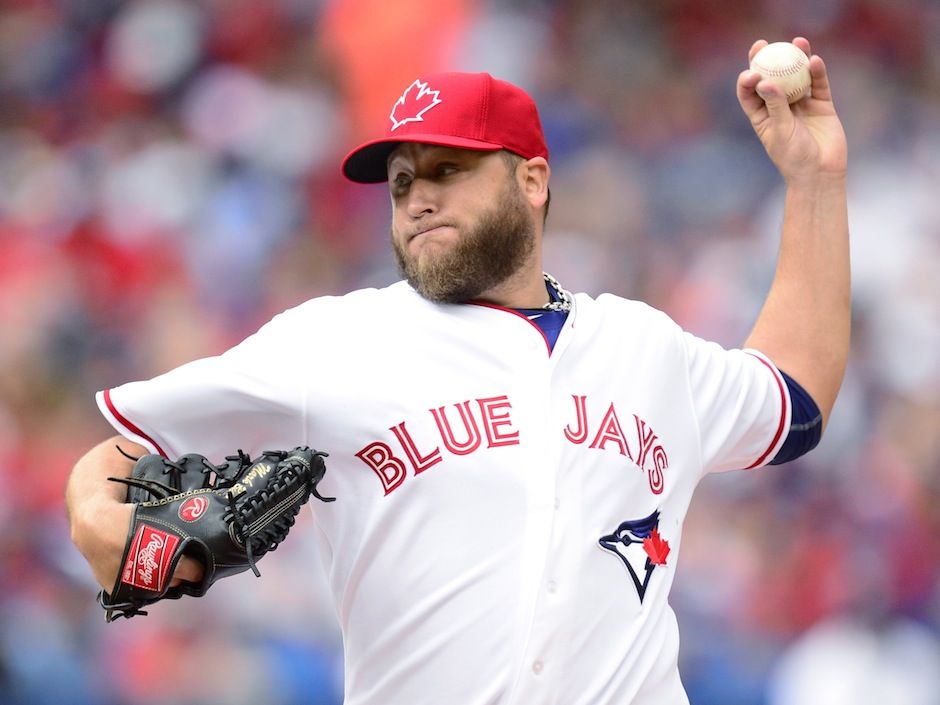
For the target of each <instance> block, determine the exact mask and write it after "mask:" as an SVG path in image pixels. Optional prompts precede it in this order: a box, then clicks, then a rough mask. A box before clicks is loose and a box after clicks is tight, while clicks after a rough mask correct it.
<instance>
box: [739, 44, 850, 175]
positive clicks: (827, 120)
mask: <svg viewBox="0 0 940 705" xmlns="http://www.w3.org/2000/svg"><path fill="white" fill-rule="evenodd" d="M793 45H794V46H795V47H797V48H798V49H800V50H801V51H802V52H803V53H804V54H806V56H807V57H809V61H808V69H809V80H810V88H809V90H808V91H807V92H806V94H805V95H804V97H802V98H799V99H797V100H795V101H794V102H793V103H792V104H790V103H788V100H787V91H788V89H789V90H791V99H792V95H793V93H792V85H788V84H787V83H786V81H784V80H782V79H779V78H776V77H774V76H773V75H768V76H764V75H762V74H761V71H760V70H755V69H753V68H749V69H747V70H745V71H742V72H741V73H740V75H739V76H738V82H737V96H738V102H739V103H740V104H741V108H742V109H743V110H744V113H745V115H747V117H748V119H749V120H750V123H751V126H752V127H753V128H754V131H755V132H756V133H757V136H758V137H759V138H760V141H761V143H762V144H763V146H764V149H765V150H766V151H767V154H768V155H769V156H770V158H771V160H772V161H773V162H774V164H776V166H777V168H778V169H779V170H780V172H781V174H783V176H784V178H785V179H787V180H790V179H794V178H800V177H803V176H808V175H812V176H816V175H819V174H822V173H829V174H839V175H841V174H844V172H845V168H846V153H847V150H846V146H845V135H844V132H843V130H842V125H841V123H840V121H839V118H838V116H837V115H836V111H835V107H834V105H833V102H832V95H831V92H830V89H829V79H828V75H827V72H826V65H825V63H824V62H823V60H822V58H821V57H819V56H816V55H813V54H812V52H811V48H810V43H809V41H808V40H807V39H805V38H803V37H796V38H794V39H793ZM767 46H768V44H767V42H766V40H763V39H761V40H758V41H756V42H754V44H753V45H752V46H751V49H750V51H749V52H748V60H749V62H753V61H754V58H755V56H756V55H757V54H758V52H760V51H761V50H762V49H764V48H765V47H767ZM797 53H798V52H797ZM767 73H768V74H771V73H772V72H770V71H768V72H767Z"/></svg>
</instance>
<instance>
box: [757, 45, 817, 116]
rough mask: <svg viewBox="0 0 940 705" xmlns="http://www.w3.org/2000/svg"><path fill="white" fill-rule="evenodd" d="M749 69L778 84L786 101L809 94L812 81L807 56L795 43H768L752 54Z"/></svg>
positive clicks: (792, 101)
mask: <svg viewBox="0 0 940 705" xmlns="http://www.w3.org/2000/svg"><path fill="white" fill-rule="evenodd" d="M751 70H752V71H757V72H758V73H760V75H761V77H762V78H764V79H768V80H772V81H773V82H774V83H776V84H777V85H778V86H780V88H781V89H782V90H783V92H784V93H785V94H786V96H787V102H788V103H795V102H796V101H798V100H799V99H800V98H803V97H804V96H806V95H809V92H810V84H811V82H812V81H811V78H810V75H809V57H807V56H806V54H805V53H804V52H803V50H802V49H800V48H799V47H798V46H796V45H795V44H791V43H790V42H773V43H772V44H768V45H767V46H765V47H764V48H763V49H761V50H760V51H759V52H757V53H756V54H755V55H754V58H753V59H752V60H751Z"/></svg>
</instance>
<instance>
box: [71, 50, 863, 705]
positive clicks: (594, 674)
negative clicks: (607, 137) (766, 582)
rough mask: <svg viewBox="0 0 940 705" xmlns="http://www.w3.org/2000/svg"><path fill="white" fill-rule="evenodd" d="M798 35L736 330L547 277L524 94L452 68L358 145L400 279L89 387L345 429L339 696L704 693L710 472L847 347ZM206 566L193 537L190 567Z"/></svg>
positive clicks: (275, 432) (772, 103) (329, 530)
mask: <svg viewBox="0 0 940 705" xmlns="http://www.w3.org/2000/svg"><path fill="white" fill-rule="evenodd" d="M794 43H796V44H797V45H798V46H800V47H801V48H802V49H803V50H804V51H806V53H807V54H808V55H810V56H812V59H811V62H810V67H811V73H812V97H811V98H805V99H804V100H801V101H799V102H798V103H795V104H794V105H792V106H790V105H788V103H787V100H786V98H785V96H784V95H783V94H782V92H781V91H780V89H779V87H778V86H776V85H775V84H774V83H773V82H772V81H769V80H761V79H760V76H759V75H758V74H756V73H754V72H753V71H744V72H742V73H741V75H740V76H739V78H738V81H737V94H738V98H739V102H740V104H741V106H742V108H743V110H744V112H745V114H746V115H747V117H748V118H749V119H750V121H751V123H752V125H753V127H754V129H755V131H756V133H757V135H758V137H759V139H760V141H761V142H762V144H763V146H764V147H765V149H766V151H767V154H768V155H769V157H770V159H771V160H772V161H773V162H774V164H775V165H776V166H777V168H778V169H779V171H780V173H781V174H782V176H783V178H784V179H785V181H786V184H787V194H786V204H785V213H784V222H783V227H782V237H781V247H780V253H779V261H778V266H777V271H776V275H775V278H774V281H773V284H772V287H771V290H770V292H769V294H768V296H767V300H766V302H765V304H764V306H763V309H762V311H761V313H760V316H759V318H758V320H757V322H756V325H755V327H754V329H753V331H752V333H751V334H750V336H749V337H748V339H747V340H746V341H743V345H742V348H741V349H734V350H725V349H722V348H721V347H720V346H718V345H717V344H714V343H710V342H706V341H703V340H700V339H698V338H696V337H694V336H692V335H690V334H688V333H686V332H684V331H682V330H681V329H680V328H679V327H678V326H677V325H676V324H675V323H674V322H673V321H671V320H670V319H669V318H668V317H667V316H666V315H664V314H663V313H661V312H659V311H656V310H654V309H652V308H650V307H649V306H646V305H644V304H642V303H639V302H636V301H629V300H625V299H623V298H619V297H617V296H613V295H607V294H605V295H602V296H599V297H598V298H596V299H594V298H592V297H590V296H587V295H585V294H571V293H569V292H568V291H566V290H565V289H564V288H563V286H562V285H561V284H560V283H559V282H557V281H556V280H555V279H554V278H552V277H551V276H549V275H547V274H544V273H543V269H542V233H543V221H544V218H545V215H546V212H547V209H548V201H549V179H550V167H549V152H548V149H547V147H546V144H545V140H544V137H543V134H542V128H541V125H540V121H539V116H538V112H537V109H536V106H535V104H534V103H533V101H532V99H531V98H530V97H529V96H528V95H527V94H526V93H525V92H523V91H522V90H521V89H519V88H518V87H516V86H513V85H511V84H509V83H506V82H504V81H500V80H497V79H494V78H493V77H491V76H489V75H488V74H459V73H450V74H437V75H429V76H422V77H420V78H417V79H416V80H415V81H414V82H413V83H411V84H410V85H408V86H405V87H403V88H404V90H403V92H402V94H401V97H400V98H399V99H398V100H397V101H396V102H395V103H394V104H393V105H391V106H390V111H389V114H388V115H387V116H379V120H380V121H381V120H384V128H383V129H382V130H381V132H380V133H379V134H378V136H377V137H376V139H374V140H372V141H369V142H367V143H365V144H363V145H361V146H359V147H357V148H356V149H354V150H353V151H352V152H351V153H350V154H349V155H348V156H347V157H346V159H345V160H344V162H343V166H342V169H343V173H344V174H345V176H346V177H347V178H349V179H351V180H353V181H356V182H362V183H383V182H387V183H388V188H389V192H390V195H391V206H392V228H391V232H392V234H391V239H392V246H393V250H394V254H395V256H396V258H397V260H398V263H399V265H400V267H401V270H402V273H403V275H404V280H403V281H400V282H398V283H396V284H393V285H391V286H389V287H387V288H384V289H366V290H361V291H355V292H352V293H350V294H347V295H345V296H340V297H322V298H316V299H313V300H310V301H307V302H305V303H302V304H300V305H299V306H297V307H296V308H293V309H291V310H288V311H285V312H284V313H281V314H280V315H278V316H276V317H274V318H273V319H272V320H271V321H270V322H269V323H268V324H266V325H265V326H264V327H262V328H261V329H260V330H259V331H258V332H257V333H256V334H254V335H252V336H250V337H249V338H247V339H246V340H244V341H243V342H242V343H240V344H239V345H237V346H235V347H234V348H232V349H230V350H228V351H226V352H224V353H223V354H221V355H219V356H218V357H213V358H209V359H202V360H197V361H194V362H191V363H188V364H185V365H183V366H181V367H179V368H177V369H175V370H172V371H170V372H167V373H166V374H163V375H161V376H158V377H156V378H154V379H151V380H147V381H138V382H132V383H129V384H124V385H122V386H118V387H116V388H114V389H110V390H105V391H103V392H100V393H99V394H98V405H99V407H100V409H101V412H102V413H103V414H104V415H105V417H106V418H107V419H108V421H110V422H111V424H112V425H113V426H114V427H115V429H116V430H117V432H118V433H119V434H120V437H119V440H120V441H121V443H122V446H123V447H125V449H128V448H130V450H131V452H134V451H137V452H146V451H149V452H151V453H160V454H163V455H168V456H171V457H173V456H176V455H179V454H182V453H186V452H190V451H192V452H199V453H202V454H205V455H206V456H208V457H210V458H211V457H220V456H223V455H225V454H226V453H228V452H230V451H231V449H232V448H234V447H241V448H245V449H246V450H247V451H248V452H249V453H255V452H257V451H259V450H261V449H263V448H265V447H292V446H295V445H298V444H310V445H315V446H316V447H317V448H322V449H323V450H325V451H328V452H329V454H330V456H329V461H328V462H329V468H330V469H329V473H328V474H327V475H326V477H325V479H324V480H323V482H322V485H321V488H322V490H323V491H324V492H325V493H327V494H329V495H331V496H334V497H336V498H337V501H336V502H334V503H331V504H318V505H317V506H315V507H314V510H313V511H314V516H315V520H316V527H317V532H318V537H319V540H320V544H321V546H322V557H323V564H324V565H323V569H324V570H325V571H326V574H327V576H328V580H329V584H330V587H331V589H332V595H333V599H334V601H335V607H336V614H337V617H338V620H339V624H340V625H341V628H342V633H343V638H344V651H345V659H346V669H345V677H346V681H345V698H346V699H345V702H346V703H347V704H348V705H379V704H382V705H387V704H389V703H404V704H407V705H415V704H419V703H462V704H465V705H486V704H493V703H500V704H502V705H510V704H513V705H516V704H518V705H522V704H525V705H533V704H542V703H546V704H547V703H558V704H564V705H604V704H614V703H616V704H617V705H624V704H626V703H632V704H634V705H663V704H667V703H668V704H673V703H686V702H688V701H687V697H686V695H685V693H684V691H683V687H682V684H681V682H680V677H679V674H678V671H677V654H678V648H679V637H678V630H677V625H676V620H675V616H674V614H673V611H672V609H671V608H670V607H669V604H668V600H667V598H668V595H669V590H670V586H671V585H672V581H673V577H674V575H675V570H676V564H677V561H678V558H679V555H680V553H681V545H682V526H683V519H684V517H685V515H686V511H687V509H688V507H689V502H690V500H691V498H692V494H693V491H694V490H695V487H696V485H697V484H698V482H699V480H700V479H701V478H702V477H703V476H704V475H705V474H706V473H711V472H718V471H724V470H731V469H736V468H740V469H743V468H759V467H761V466H764V465H767V464H770V463H778V464H779V463H782V462H786V461H788V460H790V459H792V458H795V457H797V456H799V455H800V454H802V453H804V452H806V451H807V450H809V449H811V448H812V447H813V446H814V445H815V444H816V443H817V442H818V440H819V436H820V433H821V431H822V426H823V421H824V419H826V418H827V416H828V414H829V411H830V409H831V408H832V405H833V402H834V400H835V397H836V394H837V391H838V388H839V385H840V383H841V378H842V374H843V370H844V366H845V362H846V356H847V348H848V334H849V275H848V227H847V216H846V195H845V177H846V143H845V138H844V135H843V132H842V128H841V125H840V122H839V119H838V117H837V115H836V113H835V110H834V108H833V103H832V100H831V97H830V90H829V81H828V78H827V72H826V68H825V66H824V64H823V61H822V59H821V58H820V57H818V56H814V55H812V54H811V52H810V47H809V42H808V41H807V40H806V39H803V38H797V39H795V40H794ZM764 44H765V42H763V41H759V42H756V43H755V44H754V46H753V47H752V48H751V56H753V55H754V53H755V52H756V51H757V50H759V49H760V48H761V47H762V46H764ZM114 444H115V440H114V439H110V440H108V441H106V442H104V443H102V444H101V445H100V446H98V447H96V448H94V449H92V450H91V451H90V452H89V453H88V454H87V455H85V457H83V458H82V459H81V460H80V461H79V462H78V464H77V465H76V467H75V470H74V471H73V473H72V477H71V479H70V484H69V488H68V492H67V496H68V504H69V508H70V514H71V521H72V529H73V537H74V540H75V542H76V543H77V545H78V546H79V547H80V548H81V550H82V551H83V553H84V554H85V556H86V557H87V559H88V561H89V563H90V565H91V567H92V569H93V571H94V573H95V575H96V577H97V578H98V580H99V582H101V584H102V586H105V587H109V586H110V585H111V584H112V583H113V582H114V577H115V575H116V573H117V570H118V564H119V561H120V551H121V548H122V547H123V545H124V541H125V538H126V537H125V534H126V531H127V518H128V516H129V513H130V509H129V508H128V505H127V504H123V503H122V502H123V499H122V495H121V489H120V488H115V487H114V484H115V483H107V482H105V481H104V478H105V477H107V476H108V475H115V474H121V473H124V474H127V472H128V471H129V466H130V464H131V463H130V461H128V460H126V459H125V458H123V457H122V456H121V455H119V454H118V453H117V452H116V451H115V450H114ZM134 444H136V445H134ZM201 569H202V566H201V565H200V564H199V563H198V562H197V561H195V560H192V559H184V561H182V562H181V563H180V565H179V567H178V569H177V570H176V574H175V580H176V581H177V582H178V581H182V580H193V579H196V578H197V577H198V575H199V574H200V571H201Z"/></svg>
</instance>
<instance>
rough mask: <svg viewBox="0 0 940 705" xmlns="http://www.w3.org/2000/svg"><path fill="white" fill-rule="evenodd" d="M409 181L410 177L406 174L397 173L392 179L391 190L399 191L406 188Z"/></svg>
mask: <svg viewBox="0 0 940 705" xmlns="http://www.w3.org/2000/svg"><path fill="white" fill-rule="evenodd" d="M410 183H411V177H410V176H408V175H407V174H399V175H398V176H396V177H395V178H394V179H393V180H392V192H393V193H401V192H403V191H405V190H406V189H407V188H408V185H409V184H410Z"/></svg>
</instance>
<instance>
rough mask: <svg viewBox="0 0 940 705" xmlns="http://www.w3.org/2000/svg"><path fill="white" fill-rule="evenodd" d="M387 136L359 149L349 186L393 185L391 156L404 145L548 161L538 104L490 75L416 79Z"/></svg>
mask: <svg viewBox="0 0 940 705" xmlns="http://www.w3.org/2000/svg"><path fill="white" fill-rule="evenodd" d="M388 118H389V121H388V124H387V126H386V129H385V136H384V137H379V138H378V139H374V140H370V141H368V142H366V143H364V144H361V145H359V146H358V147H356V149H354V150H353V151H352V152H350V153H349V154H347V155H346V158H345V159H344V160H343V174H344V175H345V176H346V178H347V179H349V180H350V181H356V182H359V183H363V184H377V183H380V182H382V181H387V180H388V172H387V161H388V156H389V155H390V154H391V153H392V152H393V151H394V149H395V148H396V147H397V146H398V145H399V144H401V143H402V142H422V143H425V144H436V145H441V146H444V147H459V148H461V149H476V150H480V151H487V152H493V151H496V150H499V149H506V150H509V151H510V152H514V153H515V154H518V155H519V156H521V157H524V158H526V159H531V158H532V157H545V159H548V147H546V146H545V136H544V135H543V134H542V123H541V122H540V121H539V113H538V109H537V108H536V106H535V101H534V100H532V98H531V97H530V96H529V94H528V93H526V92H525V91H524V90H522V89H521V88H519V87H517V86H514V85H513V84H511V83H507V82H506V81H500V80H499V79H496V78H493V77H492V76H490V74H488V73H439V74H434V75H430V76H426V77H425V78H419V79H416V80H415V81H414V82H413V83H412V84H411V85H410V86H408V87H407V88H406V89H405V92H404V93H402V94H401V97H400V98H399V99H398V100H397V101H396V103H395V104H394V105H393V106H392V110H391V112H390V113H389V116H388Z"/></svg>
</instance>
